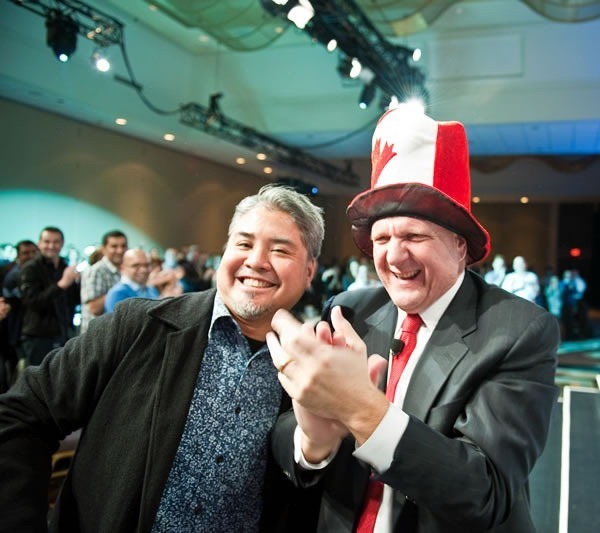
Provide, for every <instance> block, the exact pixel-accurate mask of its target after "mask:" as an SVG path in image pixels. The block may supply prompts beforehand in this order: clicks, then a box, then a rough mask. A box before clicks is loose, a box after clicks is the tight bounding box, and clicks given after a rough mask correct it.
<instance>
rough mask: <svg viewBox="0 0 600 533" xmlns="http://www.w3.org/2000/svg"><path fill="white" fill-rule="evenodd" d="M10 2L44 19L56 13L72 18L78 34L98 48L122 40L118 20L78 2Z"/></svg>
mask: <svg viewBox="0 0 600 533" xmlns="http://www.w3.org/2000/svg"><path fill="white" fill-rule="evenodd" d="M11 1H12V3H13V4H16V5H18V6H20V7H23V8H25V9H27V10H29V11H32V12H33V13H36V14H37V15H40V16H42V17H44V18H46V19H47V18H48V17H49V16H50V15H51V13H52V12H56V11H59V12H60V13H61V14H62V15H65V16H69V17H72V18H73V19H74V20H75V21H76V22H77V26H78V33H79V34H80V35H82V36H83V37H85V38H87V39H90V40H92V41H94V43H96V44H97V45H98V46H101V47H104V46H110V45H113V44H117V45H118V44H121V42H122V40H123V24H122V23H121V22H120V21H119V20H117V19H116V18H114V17H111V16H110V15H108V14H107V13H104V12H102V11H100V10H98V9H96V8H92V7H91V6H89V5H88V4H85V3H83V2H80V1H78V0H11Z"/></svg>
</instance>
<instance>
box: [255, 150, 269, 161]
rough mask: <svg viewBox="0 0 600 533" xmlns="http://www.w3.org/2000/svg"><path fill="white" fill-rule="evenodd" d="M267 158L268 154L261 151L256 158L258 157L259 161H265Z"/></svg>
mask: <svg viewBox="0 0 600 533" xmlns="http://www.w3.org/2000/svg"><path fill="white" fill-rule="evenodd" d="M266 158H267V154H263V153H262V152H259V153H258V154H256V159H258V160H259V161H264V160H265V159H266Z"/></svg>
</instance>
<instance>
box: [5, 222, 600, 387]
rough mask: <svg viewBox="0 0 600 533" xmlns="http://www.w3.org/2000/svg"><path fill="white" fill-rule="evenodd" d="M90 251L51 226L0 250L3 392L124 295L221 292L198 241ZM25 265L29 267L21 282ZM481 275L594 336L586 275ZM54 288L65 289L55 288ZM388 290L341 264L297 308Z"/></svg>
mask: <svg viewBox="0 0 600 533" xmlns="http://www.w3.org/2000/svg"><path fill="white" fill-rule="evenodd" d="M86 250H87V251H88V253H87V254H86V253H84V252H82V251H80V250H78V249H77V248H75V247H73V246H67V247H65V246H64V236H63V234H62V231H61V230H60V229H59V228H52V227H48V228H44V229H43V230H42V232H41V233H40V237H39V240H38V243H37V244H36V243H35V242H34V241H33V240H28V239H26V240H22V241H19V242H18V243H16V245H14V246H12V245H5V247H4V249H3V250H0V284H1V287H2V295H1V297H0V336H1V339H0V343H1V347H0V349H1V352H2V354H3V359H4V360H5V361H4V364H3V365H1V366H2V367H3V368H2V369H1V370H0V372H2V374H1V375H0V383H4V385H3V386H2V385H0V390H4V389H5V388H6V386H7V383H9V382H10V381H11V373H13V372H14V369H15V368H16V365H17V364H18V362H19V360H22V363H21V364H24V365H29V364H39V362H40V361H41V359H42V358H43V356H44V355H45V354H46V353H47V352H48V351H49V350H50V349H52V348H53V347H55V346H61V345H62V344H64V342H65V341H66V340H67V339H68V338H70V337H72V336H74V335H77V334H79V333H83V332H84V331H85V330H86V329H87V327H88V325H89V322H90V321H91V320H92V319H93V318H94V317H96V316H99V315H101V314H103V313H105V312H110V311H112V310H114V307H115V305H116V304H117V303H119V302H120V301H121V300H123V299H125V298H128V297H146V298H164V297H167V296H177V295H179V294H183V293H187V292H195V291H202V290H204V289H208V288H210V287H214V286H215V273H216V269H217V267H218V265H219V261H220V255H219V254H213V255H211V254H209V253H208V252H206V251H204V250H202V249H201V247H200V246H198V245H189V246H182V247H180V248H176V247H169V248H167V249H166V250H165V251H164V253H161V252H160V251H159V250H157V249H156V248H152V249H150V250H147V251H145V250H142V249H140V248H132V249H129V248H128V243H127V237H126V235H125V234H124V233H123V232H121V231H119V230H112V231H109V232H107V233H106V234H104V235H103V236H102V239H101V244H100V245H98V246H93V247H89V248H86ZM26 263H29V264H30V265H29V268H28V269H25V276H26V279H25V280H23V274H22V270H23V266H24V265H25V264H26ZM50 264H51V265H53V266H52V267H50V266H49V265H50ZM36 265H37V266H36ZM44 265H46V266H45V267H44ZM475 270H479V273H480V274H481V275H482V277H484V279H485V280H486V281H487V282H488V283H491V284H494V285H498V286H499V287H502V288H503V289H505V290H507V291H509V292H511V293H513V294H516V295H518V296H521V297H523V298H526V299H528V300H530V301H533V302H535V303H537V304H538V305H540V306H542V307H544V308H546V309H547V310H548V311H549V312H550V313H552V314H553V315H554V316H555V317H556V318H557V320H558V321H559V323H560V325H561V331H562V337H563V339H564V340H575V339H581V338H587V337H589V336H590V335H591V331H590V322H589V319H588V313H589V306H588V304H587V302H586V299H585V292H586V289H587V283H586V282H585V280H584V279H583V278H582V277H581V275H580V273H579V272H578V270H576V269H569V270H565V271H564V272H562V275H559V274H558V273H556V272H555V271H554V269H553V268H552V267H546V269H545V271H544V274H543V275H542V276H538V275H537V274H536V273H535V272H534V271H533V270H531V269H530V268H529V267H528V265H527V262H526V260H525V258H524V257H523V256H516V257H514V258H513V260H512V263H511V266H508V265H507V263H506V260H505V258H504V256H503V255H502V254H496V255H495V256H494V257H493V259H492V261H491V262H487V263H485V264H483V265H482V266H480V267H479V268H478V269H477V268H475ZM28 272H29V274H28ZM61 280H62V281H61ZM55 282H58V283H59V284H62V285H64V286H65V287H64V289H65V290H63V291H56V290H55V289H52V286H54V284H55ZM380 284H381V282H380V281H379V279H378V278H377V275H376V273H375V270H374V268H373V264H372V261H371V260H369V259H368V258H366V257H360V258H358V257H354V256H352V257H349V258H347V259H345V260H341V261H338V260H335V259H334V260H333V261H330V262H326V263H323V264H321V265H320V267H319V272H318V274H317V275H316V276H315V277H314V280H313V282H312V284H311V287H310V288H309V290H307V291H306V293H305V294H304V296H303V297H302V299H301V300H300V302H298V304H297V305H296V306H295V308H294V310H293V311H294V314H295V315H296V317H298V318H299V319H301V320H304V321H308V320H314V321H316V320H318V318H319V317H320V315H321V311H322V309H323V307H324V305H325V303H326V302H327V301H328V300H329V299H330V298H332V297H334V296H336V295H337V294H339V293H341V292H343V291H348V290H350V291H351V290H354V289H357V288H363V287H369V286H376V285H380ZM71 286H72V288H71ZM23 291H24V293H23ZM27 308H29V312H26V309H27ZM32 309H33V310H32ZM48 313H50V315H48ZM49 316H50V317H51V318H50V322H48V317H49ZM40 328H41V329H40ZM48 328H49V329H48ZM42 330H43V331H42ZM7 361H8V362H7Z"/></svg>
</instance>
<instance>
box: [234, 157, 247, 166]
mask: <svg viewBox="0 0 600 533" xmlns="http://www.w3.org/2000/svg"><path fill="white" fill-rule="evenodd" d="M235 162H236V163H237V164H238V165H245V164H246V158H245V157H237V158H236V159H235Z"/></svg>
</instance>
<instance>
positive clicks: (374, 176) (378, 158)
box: [371, 139, 396, 187]
mask: <svg viewBox="0 0 600 533" xmlns="http://www.w3.org/2000/svg"><path fill="white" fill-rule="evenodd" d="M380 147H381V139H377V140H376V141H375V146H373V151H372V152H371V168H372V171H371V187H374V186H375V185H376V184H377V182H378V181H379V176H380V175H381V173H382V172H383V169H384V168H385V166H386V165H387V164H388V163H389V161H390V159H392V158H393V157H395V156H396V152H394V145H393V144H388V143H387V142H386V143H385V145H384V147H383V150H381V149H380Z"/></svg>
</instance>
